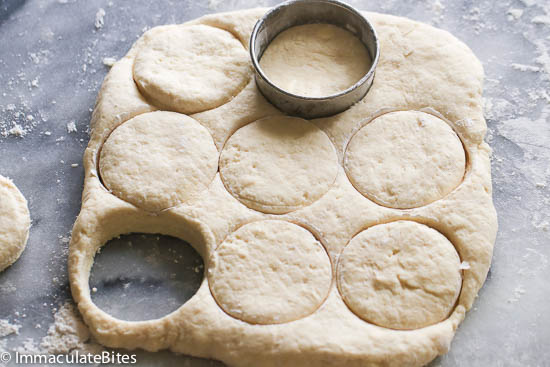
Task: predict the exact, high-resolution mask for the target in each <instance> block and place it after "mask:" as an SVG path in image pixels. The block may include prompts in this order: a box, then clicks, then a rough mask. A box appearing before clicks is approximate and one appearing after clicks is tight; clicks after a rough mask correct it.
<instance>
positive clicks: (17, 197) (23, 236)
mask: <svg viewBox="0 0 550 367" xmlns="http://www.w3.org/2000/svg"><path fill="white" fill-rule="evenodd" d="M30 226H31V217H30V214H29V208H28V207H27V200H25V197H24V196H23V194H21V192H20V191H19V190H18V189H17V187H16V186H15V185H14V184H13V182H11V180H10V179H8V178H6V177H3V176H0V271H3V270H4V269H6V268H7V267H8V266H10V265H11V264H13V263H14V262H15V261H17V259H19V256H21V253H22V252H23V250H24V249H25V246H26V245H27V239H28V238H29V228H30Z"/></svg>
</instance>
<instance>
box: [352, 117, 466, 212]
mask: <svg viewBox="0 0 550 367" xmlns="http://www.w3.org/2000/svg"><path fill="white" fill-rule="evenodd" d="M344 165H345V167H346V170H347V172H348V175H349V178H350V180H351V182H352V183H353V186H355V187H356V188H357V190H359V191H360V192H361V193H362V194H363V195H365V196H366V197H368V198H369V199H371V200H373V201H375V202H377V203H379V204H381V205H385V206H389V207H392V208H414V207H418V206H422V205H426V204H429V203H431V202H433V201H435V200H437V199H441V198H442V197H443V196H445V195H447V194H448V193H449V192H451V191H452V190H453V189H454V188H455V187H457V186H458V185H459V184H460V182H461V181H462V178H463V177H464V170H465V166H466V156H465V154H464V149H463V147H462V143H461V142H460V139H459V138H458V136H457V135H456V133H455V132H454V131H453V129H452V128H451V127H450V126H449V125H448V124H447V123H445V121H443V120H441V119H440V118H438V117H435V116H433V115H430V114H428V113H424V112H418V111H398V112H390V113H387V114H384V115H382V116H380V117H378V118H376V119H374V120H373V121H371V122H370V123H368V124H367V125H366V126H365V127H363V128H362V129H361V130H359V131H358V132H357V134H355V136H354V137H353V138H352V139H351V141H350V143H349V145H348V148H347V150H346V156H345V159H344Z"/></svg>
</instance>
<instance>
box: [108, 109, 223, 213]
mask: <svg viewBox="0 0 550 367" xmlns="http://www.w3.org/2000/svg"><path fill="white" fill-rule="evenodd" d="M217 168H218V151H217V150H216V147H215V146H214V141H213V140H212V137H211V136H210V134H209V133H208V130H206V129H205V128H204V127H202V126H201V125H200V124H199V123H198V122H196V121H195V120H193V119H192V118H190V117H188V116H186V115H182V114H179V113H176V112H166V111H156V112H149V113H145V114H142V115H139V116H136V117H134V118H133V119H131V120H129V121H127V122H126V123H124V124H123V125H121V126H120V127H118V128H117V129H116V130H115V131H113V133H112V134H111V135H110V136H109V138H108V139H107V141H106V142H105V144H103V148H102V150H101V158H100V160H99V170H100V172H101V178H102V179H103V183H104V184H105V186H106V187H107V188H108V189H109V190H111V191H112V192H113V194H115V195H116V196H118V197H120V198H121V199H123V200H126V201H128V202H130V203H132V204H134V205H136V206H138V207H140V208H143V209H145V210H149V211H160V210H163V209H166V208H169V207H172V206H175V205H178V204H180V203H182V202H185V201H186V200H189V199H190V198H192V197H193V196H195V195H197V194H198V193H200V192H201V191H203V190H205V189H206V187H208V185H209V184H210V182H211V181H212V179H213V178H214V176H215V175H216V171H217Z"/></svg>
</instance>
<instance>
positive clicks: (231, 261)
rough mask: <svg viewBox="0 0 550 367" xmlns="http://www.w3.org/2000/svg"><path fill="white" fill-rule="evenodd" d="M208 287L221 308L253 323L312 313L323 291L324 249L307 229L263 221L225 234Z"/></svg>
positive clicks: (326, 279)
mask: <svg viewBox="0 0 550 367" xmlns="http://www.w3.org/2000/svg"><path fill="white" fill-rule="evenodd" d="M210 270H211V271H210V272H209V279H210V289H211V290H212V294H213V295H214V298H216V300H217V302H218V304H219V305H220V306H221V307H222V308H223V309H224V311H225V312H227V313H228V314H230V315H232V316H233V317H236V318H238V319H241V320H243V321H246V322H250V323H254V324H279V323H284V322H289V321H293V320H296V319H300V318H302V317H305V316H307V315H309V314H311V313H312V312H313V311H315V310H316V309H317V308H318V307H319V306H320V305H321V303H323V301H324V300H325V298H326V297H327V295H328V292H329V289H330V285H331V282H332V269H331V264H330V260H329V258H328V256H327V253H326V251H325V250H324V249H323V246H322V245H321V244H320V243H319V241H318V240H317V239H316V238H315V237H314V236H313V235H312V234H311V233H310V232H308V231H307V230H306V229H304V228H302V227H300V226H297V225H296V224H292V223H288V222H284V221H279V220H266V221H258V222H252V223H249V224H245V225H244V226H243V227H241V228H239V229H238V230H237V231H235V232H234V233H232V234H231V235H230V236H229V237H228V238H226V239H225V240H224V241H223V243H222V244H221V245H220V247H218V249H217V250H216V252H215V253H214V256H213V258H212V261H211V267H210Z"/></svg>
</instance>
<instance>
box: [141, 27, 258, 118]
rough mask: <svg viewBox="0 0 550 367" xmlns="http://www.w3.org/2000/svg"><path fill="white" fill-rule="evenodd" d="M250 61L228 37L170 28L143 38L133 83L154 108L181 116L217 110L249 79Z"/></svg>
mask: <svg viewBox="0 0 550 367" xmlns="http://www.w3.org/2000/svg"><path fill="white" fill-rule="evenodd" d="M249 70H250V61H249V56H248V53H247V52H246V50H245V49H244V47H243V46H242V44H241V43H240V42H239V41H238V40H237V39H235V37H233V36H232V35H231V33H229V32H226V31H223V30H220V29H218V28H214V27H208V26H205V25H194V26H181V25H173V26H168V27H164V28H162V29H161V30H160V31H158V32H150V33H147V34H145V35H144V36H143V42H142V46H141V48H140V50H139V52H138V54H137V56H136V59H135V62H134V79H135V81H136V84H137V85H138V87H139V89H140V90H141V91H142V93H143V94H145V95H146V96H147V98H149V99H150V100H151V101H152V102H153V103H154V104H155V105H157V106H159V107H161V108H164V109H167V110H174V111H178V112H181V113H195V112H201V111H204V110H208V109H211V108H214V107H218V106H220V105H222V104H224V103H225V102H227V101H229V100H230V99H231V98H233V97H234V96H235V95H236V94H237V93H238V92H239V91H240V90H241V89H242V88H243V87H244V86H245V85H246V83H247V82H248V79H249V78H250V75H249Z"/></svg>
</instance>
